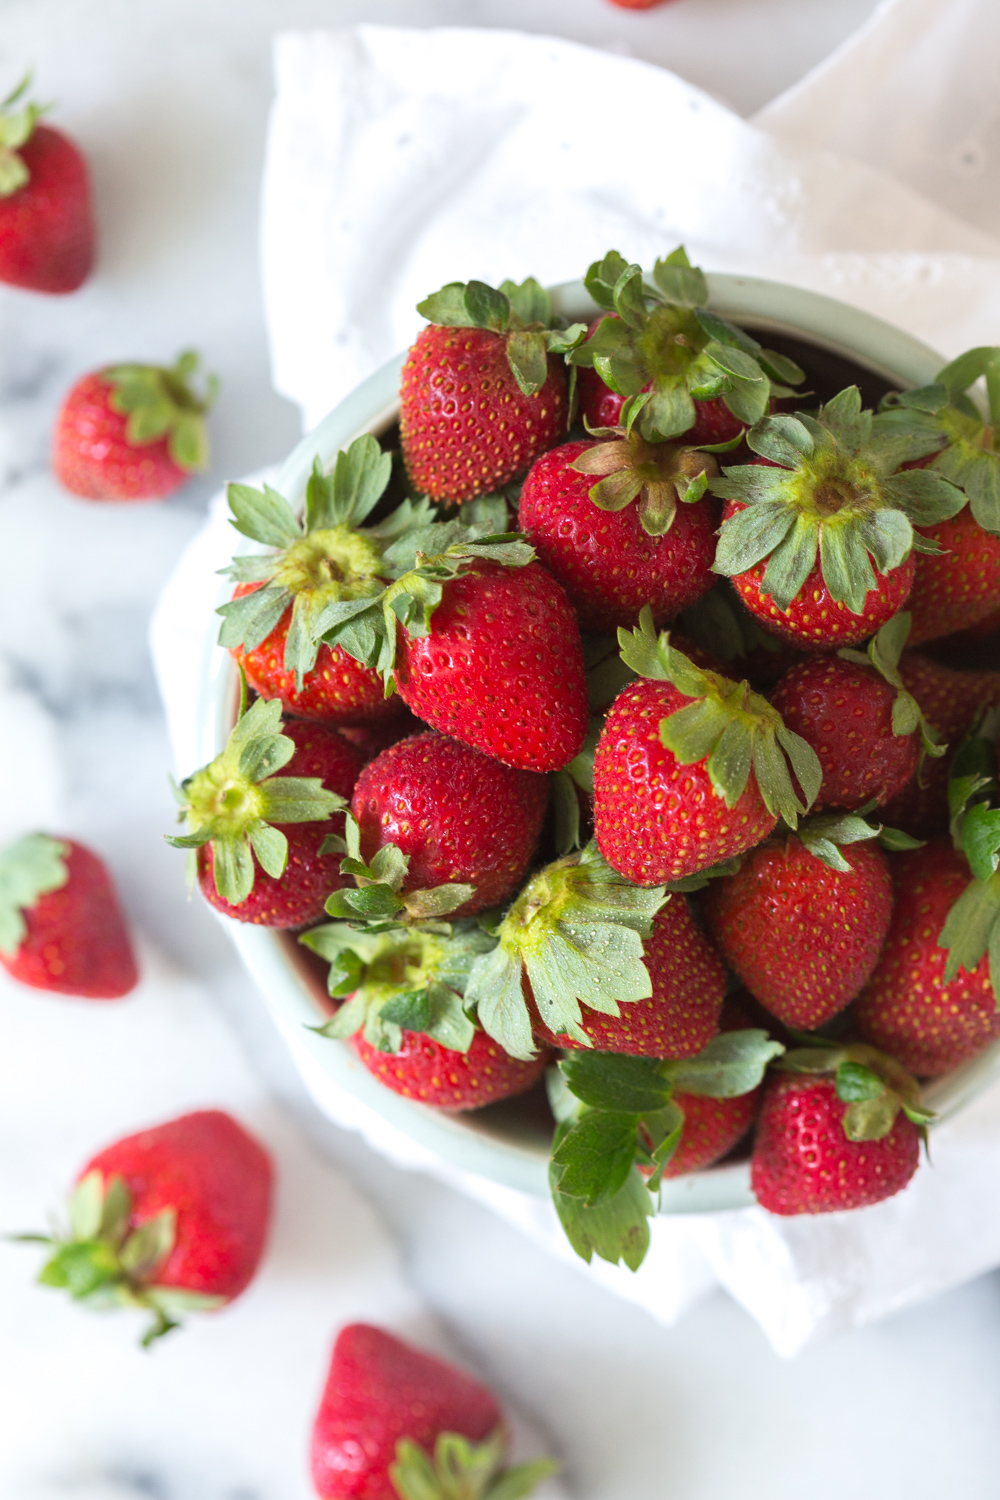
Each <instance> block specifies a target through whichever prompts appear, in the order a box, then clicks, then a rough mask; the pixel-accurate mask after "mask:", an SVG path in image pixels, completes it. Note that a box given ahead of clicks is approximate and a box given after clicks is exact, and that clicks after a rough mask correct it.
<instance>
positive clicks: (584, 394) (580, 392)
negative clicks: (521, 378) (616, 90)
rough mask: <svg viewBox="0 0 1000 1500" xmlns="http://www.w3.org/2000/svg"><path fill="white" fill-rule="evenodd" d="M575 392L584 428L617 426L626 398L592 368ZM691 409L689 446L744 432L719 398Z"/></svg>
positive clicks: (728, 439)
mask: <svg viewBox="0 0 1000 1500" xmlns="http://www.w3.org/2000/svg"><path fill="white" fill-rule="evenodd" d="M611 3H612V4H613V5H616V4H619V3H621V0H611ZM653 3H654V4H657V5H659V4H662V3H663V0H653ZM607 316H608V317H612V318H615V317H617V316H618V315H617V313H609V314H607ZM602 321H603V319H601V318H595V319H594V321H593V322H592V323H591V325H590V327H589V328H588V329H587V338H588V339H590V338H592V337H593V335H594V334H595V333H596V332H597V328H598V325H599V324H600V323H601V322H602ZM652 389H653V383H652V381H650V382H648V383H647V384H646V385H645V386H644V387H643V390H644V391H651V390H652ZM576 394H577V406H578V408H579V415H580V418H581V420H582V421H583V422H584V423H585V425H586V426H587V427H589V428H594V427H617V425H618V423H619V422H620V421H621V413H622V407H623V406H624V405H625V401H626V397H625V396H623V395H621V393H620V392H619V391H613V390H611V388H610V386H607V385H605V384H604V381H603V380H602V379H601V377H600V375H598V373H597V371H596V370H595V369H588V368H587V367H586V366H584V368H583V369H581V370H580V371H579V372H578V374H577V377H576ZM694 410H695V418H694V425H693V426H692V427H689V428H688V430H687V431H686V432H685V433H684V438H685V441H686V442H687V443H688V444H689V445H690V446H691V447H692V448H697V447H698V446H699V445H700V444H702V443H730V442H732V440H733V438H736V437H739V436H740V434H741V433H743V432H745V431H746V423H745V422H741V421H740V419H739V417H736V416H734V415H733V413H732V412H731V411H730V410H729V408H728V407H727V406H726V404H725V403H724V402H723V401H722V400H721V399H720V398H719V397H714V398H713V399H712V400H710V401H695V403H694Z"/></svg>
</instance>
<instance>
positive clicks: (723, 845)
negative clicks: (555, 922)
mask: <svg viewBox="0 0 1000 1500" xmlns="http://www.w3.org/2000/svg"><path fill="white" fill-rule="evenodd" d="M618 637H619V640H620V642H621V645H622V656H623V659H624V660H625V662H626V663H627V665H628V666H630V667H631V668H632V670H633V671H635V672H637V673H639V674H640V680H639V681H637V682H634V683H632V684H631V685H630V686H628V687H626V688H625V689H624V690H623V691H622V692H621V693H620V694H619V695H618V697H617V698H616V699H615V701H614V703H613V704H612V707H611V710H610V712H609V713H608V716H607V719H606V721H605V725H604V729H603V731H602V733H601V737H600V740H599V741H598V744H597V751H596V753H595V757H594V830H595V836H596V838H597V843H598V847H599V848H600V850H601V853H602V854H603V855H604V857H605V859H606V860H607V861H608V863H609V864H610V865H612V866H613V867H614V869H616V870H618V871H620V872H621V874H623V875H624V876H626V877H627V878H628V879H629V880H632V881H635V882H636V884H638V885H655V884H657V882H660V881H672V880H680V879H683V878H685V877H686V876H689V875H693V874H695V873H697V872H698V871H699V870H704V869H707V868H708V867H709V866H711V865H715V864H718V863H719V862H720V861H723V860H726V859H730V858H732V857H733V856H734V855H736V854H742V853H743V852H744V851H745V850H747V849H751V848H753V846H754V845H755V844H759V843H760V841H761V840H762V839H763V838H766V837H767V835H768V834H769V833H770V832H771V830H772V829H773V828H774V826H775V823H776V822H777V820H778V817H779V815H780V816H781V817H783V818H784V819H785V822H786V823H788V824H789V826H790V827H794V826H795V824H796V821H797V819H798V816H799V814H800V813H803V812H805V811H806V810H807V808H808V807H809V806H810V805H811V803H812V801H813V800H814V798H815V796H816V793H817V791H818V790H819V785H820V776H821V773H820V766H819V761H818V760H817V758H816V754H815V751H813V750H812V748H811V747H810V746H808V745H807V744H806V743H805V741H804V740H802V739H800V738H799V736H798V735H796V734H793V733H792V732H791V731H790V730H788V729H786V727H785V725H784V724H783V723H782V721H781V718H780V715H779V714H778V713H777V711H776V710H775V709H773V708H772V707H771V705H770V704H769V703H768V702H767V701H766V700H765V699H764V698H761V697H759V696H758V695H757V694H756V693H754V692H752V691H751V689H750V686H749V684H748V683H746V682H744V683H735V682H731V681H730V680H729V679H728V678H727V677H722V676H720V675H719V674H718V673H716V672H710V671H703V670H701V669H699V668H697V667H695V666H694V665H693V663H691V662H690V661H688V659H687V657H685V656H683V655H682V654H681V653H680V652H679V651H677V650H676V649H675V648H674V647H673V646H671V644H670V639H669V636H668V635H667V634H666V633H664V634H663V635H661V636H660V637H659V639H657V636H656V632H655V630H654V629H653V625H652V621H651V619H650V617H649V615H648V613H647V612H645V611H644V612H643V615H642V617H641V620H640V628H639V629H638V630H636V631H634V632H631V633H629V632H627V631H624V630H621V631H619V633H618ZM786 756H787V757H788V759H787V761H786ZM789 763H790V766H791V769H789ZM793 773H794V776H795V778H796V780H797V782H798V784H799V787H800V788H801V790H802V792H803V794H804V797H805V801H804V802H802V801H800V800H799V796H798V794H797V792H796V790H795V787H794V785H793V781H792V775H793Z"/></svg>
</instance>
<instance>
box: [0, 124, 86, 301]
mask: <svg viewBox="0 0 1000 1500" xmlns="http://www.w3.org/2000/svg"><path fill="white" fill-rule="evenodd" d="M18 155H19V156H20V157H21V159H22V161H23V162H24V164H25V166H26V167H27V169H28V172H29V174H30V175H29V179H28V181H27V182H26V183H25V185H24V187H22V188H18V190H17V191H16V192H14V193H11V195H10V196H9V197H7V198H0V281H6V282H8V283H9V284H10V285H11V286H20V287H26V288H28V290H30V291H33V292H51V293H57V294H58V293H64V292H75V291H76V290H77V288H78V287H80V286H82V285H83V283H84V282H85V281H86V279H87V277H88V276H89V275H90V269H91V266H92V265H93V260H94V217H93V210H92V208H91V201H90V176H89V173H88V171H87V163H86V161H85V160H84V158H83V156H82V154H81V153H80V151H79V150H78V149H77V147H76V146H75V145H74V144H73V142H72V141H71V140H70V139H69V137H68V136H65V135H63V133H62V131H61V130H56V129H55V128H54V127H53V126H51V125H36V126H35V128H34V130H33V131H32V133H31V136H30V137H29V139H28V140H27V141H26V142H25V144H24V145H23V146H19V147H18Z"/></svg>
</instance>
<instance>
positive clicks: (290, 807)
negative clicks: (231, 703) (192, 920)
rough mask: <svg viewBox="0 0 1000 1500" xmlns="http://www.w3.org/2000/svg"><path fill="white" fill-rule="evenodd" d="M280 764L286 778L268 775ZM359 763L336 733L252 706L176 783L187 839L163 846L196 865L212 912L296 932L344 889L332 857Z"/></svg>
mask: <svg viewBox="0 0 1000 1500" xmlns="http://www.w3.org/2000/svg"><path fill="white" fill-rule="evenodd" d="M286 765H287V766H288V768H289V771H290V772H291V773H292V774H290V775H288V776H281V775H274V774H271V773H273V772H275V771H280V770H281V769H282V767H284V766H286ZM361 765H362V757H361V754H360V752H359V751H358V750H356V749H355V748H354V746H353V745H349V744H348V743H347V741H346V740H343V739H341V737H340V735H338V734H337V732H336V730H333V729H324V728H323V726H322V725H321V724H309V723H305V722H303V721H298V722H296V721H292V722H291V723H288V724H285V725H282V723H281V711H280V706H279V705H278V704H277V703H267V702H265V701H264V699H263V698H258V699H257V701H256V703H254V705H253V707H252V708H251V709H250V710H249V711H248V712H247V713H246V714H244V715H243V716H242V718H241V719H240V720H239V722H238V723H237V725H236V728H235V729H234V730H233V732H232V734H231V735H230V737H229V742H228V744H227V745H226V748H225V750H224V751H223V752H222V754H221V755H219V756H217V757H216V759H215V760H214V761H212V762H211V764H210V765H208V766H204V767H203V768H202V769H201V770H200V771H196V772H195V773H194V774H193V775H192V776H189V777H188V778H187V780H186V781H184V782H183V784H182V786H181V788H180V792H179V801H180V804H181V813H180V816H181V817H182V818H183V817H185V816H186V818H187V824H188V829H189V832H188V833H187V834H185V835H182V836H181V837H179V838H172V839H170V840H169V841H168V842H170V843H172V844H174V845H175V847H178V848H183V849H189V850H190V851H192V854H194V855H195V857H196V859H197V867H196V868H197V876H198V881H199V884H200V885H201V889H202V894H203V895H204V896H205V899H206V900H207V901H209V902H210V903H211V904H212V905H213V906H214V907H215V908H216V910H217V911H221V912H224V913H225V914H226V916H229V917H235V918H237V920H238V921H241V922H256V923H259V924H260V925H262V926H264V927H304V926H306V925H307V924H308V923H309V922H315V921H316V919H317V918H318V917H320V916H322V914H323V905H324V902H325V900H326V898H327V896H328V895H329V893H330V892H331V891H333V890H335V889H337V887H339V886H342V885H344V884H345V883H346V881H345V879H344V878H343V877H342V876H341V874H340V855H339V854H337V853H331V854H324V853H323V852H322V849H323V843H324V841H325V839H326V838H327V837H328V835H330V834H343V831H344V811H345V809H346V806H347V804H346V800H345V799H346V798H347V797H349V796H350V794H351V792H352V791H353V790H354V783H355V781H356V780H357V776H358V772H359V771H360V769H361Z"/></svg>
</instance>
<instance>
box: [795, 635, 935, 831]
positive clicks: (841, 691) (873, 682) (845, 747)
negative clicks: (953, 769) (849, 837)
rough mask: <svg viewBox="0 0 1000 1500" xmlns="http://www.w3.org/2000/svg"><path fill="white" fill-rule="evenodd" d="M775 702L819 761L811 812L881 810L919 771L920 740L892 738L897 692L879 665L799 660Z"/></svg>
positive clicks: (917, 736) (823, 658) (826, 659)
mask: <svg viewBox="0 0 1000 1500" xmlns="http://www.w3.org/2000/svg"><path fill="white" fill-rule="evenodd" d="M770 698H771V702H772V704H773V705H774V707H775V708H776V709H777V710H778V712H779V713H780V715H781V717H782V718H783V719H784V721H785V725H786V727H787V728H789V729H791V730H792V731H793V733H795V734H798V735H801V736H802V738H803V739H804V740H805V741H806V743H807V744H809V745H811V746H812V748H813V749H814V750H815V751H816V754H817V755H818V756H819V762H820V765H821V766H822V768H823V781H822V784H821V786H820V789H819V796H818V797H817V798H816V801H815V802H814V803H813V808H812V810H813V812H819V811H820V810H821V809H822V808H825V807H844V808H858V807H864V806H865V804H866V803H868V802H872V801H874V802H875V804H876V806H878V807H881V806H882V804H883V803H885V802H888V800H889V798H890V797H894V796H895V795H896V793H897V792H900V791H902V789H903V787H904V786H906V784H907V782H908V781H909V780H910V778H911V777H912V776H913V774H914V772H915V771H916V769H917V762H918V760H919V758H920V734H919V731H918V730H915V731H914V732H913V733H912V734H894V733H893V730H892V710H893V705H894V703H895V701H896V690H895V688H892V687H890V686H889V684H888V683H887V682H886V680H885V678H884V677H882V676H881V674H880V673H878V672H876V670H875V668H874V667H867V666H865V667H862V666H859V665H857V664H855V663H854V662H847V661H842V660H841V659H840V658H839V657H837V656H820V657H812V658H810V659H808V660H806V661H804V662H800V663H799V665H798V666H795V667H793V668H792V669H791V671H789V672H786V674H785V675H784V677H782V678H781V679H780V681H779V682H778V683H777V684H776V686H775V687H774V689H773V691H772V692H771V694H770Z"/></svg>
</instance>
